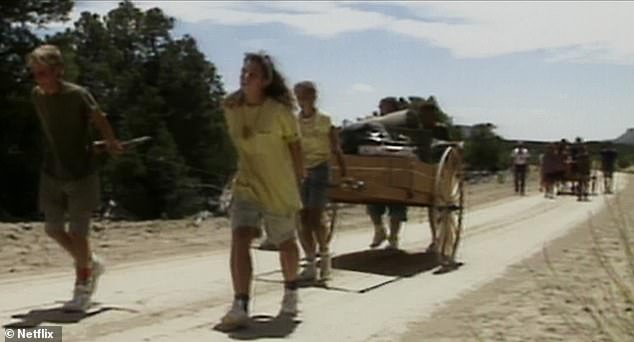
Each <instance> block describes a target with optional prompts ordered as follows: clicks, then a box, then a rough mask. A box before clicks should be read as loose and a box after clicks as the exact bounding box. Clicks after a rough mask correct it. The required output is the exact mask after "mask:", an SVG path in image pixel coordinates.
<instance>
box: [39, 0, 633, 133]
mask: <svg viewBox="0 0 634 342" xmlns="http://www.w3.org/2000/svg"><path fill="white" fill-rule="evenodd" d="M135 4H136V5H137V6H138V7H140V8H142V9H148V8H152V7H160V8H161V9H163V11H164V12H165V13H166V14H168V15H170V16H172V17H174V18H175V19H176V27H175V30H174V34H175V35H176V36H180V35H183V34H190V35H191V36H193V37H194V38H196V40H197V41H198V44H199V47H200V49H201V50H202V51H203V52H204V53H205V54H206V56H207V59H208V60H209V61H211V62H212V63H214V64H215V65H216V67H217V68H218V71H219V73H220V75H221V76H222V79H223V82H224V84H225V88H226V89H227V90H228V91H231V90H234V89H236V87H237V86H238V76H239V71H240V67H241V62H242V56H243V54H244V52H247V51H255V50H260V49H264V50H266V51H267V52H269V53H270V54H271V55H272V56H273V57H274V58H275V60H276V61H277V62H278V65H279V68H280V69H281V70H282V72H283V74H284V75H285V76H286V77H287V80H288V81H289V84H292V83H294V82H297V81H300V80H305V79H310V80H313V81H314V82H316V84H317V85H318V87H319V90H320V102H319V104H320V107H321V108H322V109H323V110H324V111H326V112H328V113H330V114H331V116H332V117H333V119H334V121H335V122H336V123H340V122H341V121H342V120H343V119H351V120H354V119H355V118H357V117H363V116H366V115H368V114H369V113H371V112H372V111H373V110H375V109H376V107H377V104H378V101H379V99H380V98H381V97H384V96H412V95H413V96H424V97H427V96H429V95H434V96H435V97H436V98H437V100H438V101H439V103H440V105H441V106H442V108H443V109H444V110H445V111H446V112H447V113H448V114H449V115H451V116H452V117H453V118H454V121H455V123H458V124H474V123H480V122H492V123H495V124H496V125H497V126H498V133H499V134H501V135H502V136H504V137H505V138H507V139H523V140H529V139H531V140H558V139H561V138H567V139H569V140H570V139H574V137H576V136H581V137H584V138H585V139H589V140H600V139H611V138H616V137H617V136H618V135H620V134H621V133H623V132H624V131H625V130H626V128H628V127H634V115H633V114H634V44H632V41H631V37H634V2H607V1H605V2H573V1H570V2H568V1H565V2H515V1H513V2H500V1H494V2H484V1H478V2H416V1H409V2H392V1H390V2H380V1H375V2H360V1H339V2H299V1H297V2H293V1H279V2H232V1H210V2H206V1H135ZM116 6H117V2H113V1H78V3H77V5H76V6H75V9H74V12H73V14H72V16H71V17H72V18H73V20H74V19H75V18H77V17H78V15H79V13H80V12H81V11H84V10H88V11H91V12H96V13H100V14H105V13H107V12H108V11H109V10H110V9H112V8H114V7H116ZM66 25H70V24H69V23H67V24H66ZM50 29H55V25H52V26H51V27H50Z"/></svg>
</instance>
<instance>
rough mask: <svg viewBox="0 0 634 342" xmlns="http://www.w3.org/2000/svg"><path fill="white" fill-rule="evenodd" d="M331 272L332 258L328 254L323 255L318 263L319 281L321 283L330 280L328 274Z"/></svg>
mask: <svg viewBox="0 0 634 342" xmlns="http://www.w3.org/2000/svg"><path fill="white" fill-rule="evenodd" d="M331 272H332V258H331V257H330V254H328V253H323V254H322V255H321V260H320V261H319V279H320V280H321V281H325V280H330V274H331Z"/></svg>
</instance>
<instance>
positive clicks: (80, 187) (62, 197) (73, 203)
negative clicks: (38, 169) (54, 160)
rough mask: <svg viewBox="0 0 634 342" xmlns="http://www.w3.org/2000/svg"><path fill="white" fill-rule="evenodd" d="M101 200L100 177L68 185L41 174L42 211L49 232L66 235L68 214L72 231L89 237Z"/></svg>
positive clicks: (68, 183)
mask: <svg viewBox="0 0 634 342" xmlns="http://www.w3.org/2000/svg"><path fill="white" fill-rule="evenodd" d="M99 200H100V189H99V176H98V175H97V174H92V175H89V176H86V177H84V178H81V179H78V180H71V181H66V180H59V179H56V178H54V177H51V176H49V175H47V174H46V173H44V172H42V173H40V188H39V207H40V211H42V212H43V213H44V219H45V222H44V227H45V229H46V231H47V232H54V231H64V230H65V218H66V215H67V214H68V221H69V231H70V232H72V233H74V234H77V235H80V236H87V235H88V233H89V231H90V218H91V216H92V213H93V211H94V210H95V209H96V208H97V207H98V206H99Z"/></svg>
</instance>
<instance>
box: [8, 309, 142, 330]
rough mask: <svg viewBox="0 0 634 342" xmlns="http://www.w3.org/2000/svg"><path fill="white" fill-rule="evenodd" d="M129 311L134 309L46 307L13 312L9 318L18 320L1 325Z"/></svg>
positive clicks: (26, 324)
mask: <svg viewBox="0 0 634 342" xmlns="http://www.w3.org/2000/svg"><path fill="white" fill-rule="evenodd" d="M112 310H117V311H129V312H134V310H129V309H124V308H117V307H100V308H98V309H95V310H88V311H86V312H78V311H67V310H64V309H63V308H62V307H61V306H59V307H54V308H48V309H34V310H31V311H29V312H27V313H23V314H15V315H13V316H11V318H14V319H19V320H20V321H18V322H13V323H8V324H5V325H3V327H4V328H35V327H37V326H39V325H40V324H42V323H55V324H73V323H79V322H81V321H82V320H84V319H86V318H89V317H92V316H95V315H99V314H102V313H104V312H107V311H112Z"/></svg>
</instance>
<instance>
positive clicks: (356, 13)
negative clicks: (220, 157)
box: [74, 1, 634, 64]
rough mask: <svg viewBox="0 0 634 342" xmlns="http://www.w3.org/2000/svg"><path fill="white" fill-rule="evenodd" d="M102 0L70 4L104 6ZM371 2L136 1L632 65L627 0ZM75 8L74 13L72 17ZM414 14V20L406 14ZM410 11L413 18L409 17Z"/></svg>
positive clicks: (187, 15)
mask: <svg viewBox="0 0 634 342" xmlns="http://www.w3.org/2000/svg"><path fill="white" fill-rule="evenodd" d="M116 4H117V3H116V2H110V1H94V2H93V1H85V2H80V3H79V4H78V7H79V9H76V10H75V11H78V10H91V11H95V12H97V13H101V14H103V13H106V12H107V11H108V10H109V9H112V8H114V7H115V6H116ZM373 4H374V5H375V4H377V2H370V3H366V4H365V5H367V6H365V7H364V6H363V5H364V4H363V3H361V2H327V1H326V2H323V1H321V2H284V1H282V2H277V1H273V2H229V1H209V2H204V1H192V2H181V1H137V2H135V5H137V6H138V7H140V8H142V9H148V8H151V7H160V8H162V9H163V11H165V12H166V13H167V14H168V15H171V16H174V17H175V18H177V19H179V20H183V21H186V22H193V23H204V22H209V23H213V24H220V25H236V26H237V25H245V26H246V25H258V24H283V25H287V26H289V27H290V28H291V29H295V30H298V31H299V32H301V33H304V34H306V35H309V36H313V37H317V38H321V39H327V38H330V37H334V36H336V35H339V34H343V33H347V32H355V31H365V30H371V29H382V30H387V31H389V32H393V33H396V34H401V35H406V36H409V37H413V38H417V39H420V40H422V41H424V42H426V43H429V44H433V45H435V46H438V47H442V48H446V49H448V50H450V51H451V53H452V54H453V55H454V56H456V57H458V58H485V57H493V56H500V55H505V54H511V53H518V52H527V51H548V52H549V54H550V57H548V58H549V61H572V62H607V63H620V64H634V44H631V42H630V39H631V38H630V37H633V36H634V24H632V13H634V2H572V1H571V2H515V1H514V2H384V3H380V4H381V6H382V8H386V7H388V6H396V7H398V8H400V10H401V12H402V11H405V12H407V13H408V14H410V15H409V16H408V17H409V18H408V19H404V18H403V17H399V16H398V15H391V14H388V13H389V11H386V10H382V9H379V8H378V7H372V5H373ZM76 16H77V15H76V14H75V15H74V18H76ZM412 18H414V19H412ZM416 18H418V19H416Z"/></svg>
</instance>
